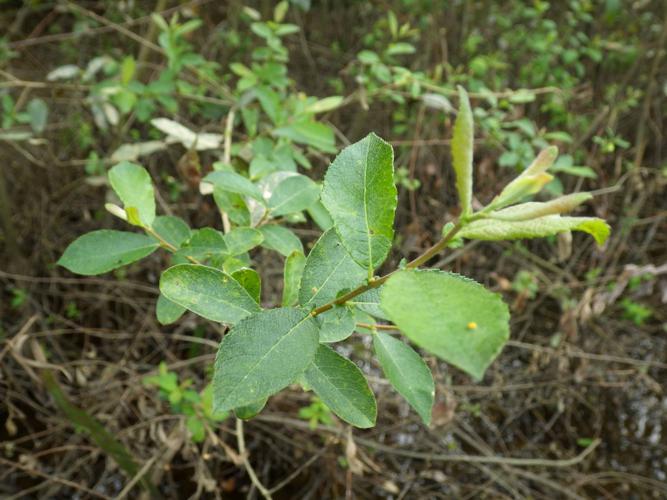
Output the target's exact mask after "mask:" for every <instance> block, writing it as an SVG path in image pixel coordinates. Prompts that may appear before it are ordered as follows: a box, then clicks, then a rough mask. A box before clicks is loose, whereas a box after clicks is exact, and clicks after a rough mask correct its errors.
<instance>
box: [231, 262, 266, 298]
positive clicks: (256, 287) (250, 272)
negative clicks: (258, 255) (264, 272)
mask: <svg viewBox="0 0 667 500" xmlns="http://www.w3.org/2000/svg"><path fill="white" fill-rule="evenodd" d="M232 278H234V279H235V280H236V281H238V282H239V284H240V285H241V286H242V287H243V288H245V290H246V292H248V295H250V296H251V297H252V298H253V299H254V300H255V302H257V303H258V304H259V303H260V299H261V295H262V280H261V278H260V277H259V273H258V272H257V271H255V270H254V269H250V268H248V267H244V268H243V269H239V270H237V271H234V272H233V273H232Z"/></svg>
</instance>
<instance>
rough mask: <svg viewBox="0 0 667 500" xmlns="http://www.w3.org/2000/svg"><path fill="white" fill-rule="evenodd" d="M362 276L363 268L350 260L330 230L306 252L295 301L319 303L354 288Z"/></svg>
mask: <svg viewBox="0 0 667 500" xmlns="http://www.w3.org/2000/svg"><path fill="white" fill-rule="evenodd" d="M364 278H366V271H365V270H364V268H363V267H361V266H360V265H359V264H357V263H356V262H354V261H353V260H352V257H350V254H348V253H347V251H346V250H345V248H344V247H343V244H342V243H341V242H340V239H339V238H338V235H337V234H336V231H334V230H333V229H330V230H329V231H327V232H326V233H324V234H323V235H322V236H321V237H320V239H319V240H317V243H315V246H314V247H313V249H312V250H311V251H310V253H309V254H308V258H307V259H306V266H305V267H304V269H303V277H302V278H301V289H300V290H299V303H300V304H302V305H304V306H309V307H317V306H321V305H322V304H326V303H327V302H330V301H331V300H333V299H335V298H336V297H337V296H338V294H339V292H342V291H344V290H351V289H353V288H356V287H357V286H359V285H360V284H361V283H362V282H363V281H364Z"/></svg>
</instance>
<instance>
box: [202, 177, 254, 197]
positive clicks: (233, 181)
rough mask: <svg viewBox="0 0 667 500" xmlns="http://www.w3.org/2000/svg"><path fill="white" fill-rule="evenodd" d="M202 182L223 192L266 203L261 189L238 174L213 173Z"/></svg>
mask: <svg viewBox="0 0 667 500" xmlns="http://www.w3.org/2000/svg"><path fill="white" fill-rule="evenodd" d="M202 182H208V183H210V184H213V186H215V187H216V188H218V189H221V190H223V191H227V192H230V193H236V194H241V195H243V196H249V197H250V198H254V199H255V200H257V201H259V202H261V203H264V197H263V196H262V193H261V191H260V190H259V188H258V187H257V186H255V185H254V184H253V183H252V182H251V181H250V179H248V178H246V177H243V176H242V175H240V174H237V173H236V172H211V173H210V174H208V175H207V176H206V177H204V179H203V180H202Z"/></svg>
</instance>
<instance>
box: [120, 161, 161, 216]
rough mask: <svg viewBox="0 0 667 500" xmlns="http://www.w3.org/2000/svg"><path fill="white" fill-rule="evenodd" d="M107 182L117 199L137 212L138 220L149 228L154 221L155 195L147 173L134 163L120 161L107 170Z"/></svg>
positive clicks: (126, 209) (126, 207) (126, 208)
mask: <svg viewBox="0 0 667 500" xmlns="http://www.w3.org/2000/svg"><path fill="white" fill-rule="evenodd" d="M109 182H110V183H111V187H112V188H113V190H114V191H115V192H116V194H117V195H118V197H119V198H120V199H121V201H122V202H123V204H124V205H125V211H126V212H128V214H129V210H128V208H134V209H136V210H137V212H138V215H139V220H140V221H141V223H142V224H143V225H144V226H150V225H151V224H153V220H154V219H155V193H154V192H153V182H152V181H151V176H150V175H149V174H148V171H147V170H146V169H145V168H144V167H141V166H139V165H137V164H135V163H130V162H129V161H122V162H120V163H119V164H118V165H116V166H114V167H113V168H111V170H109Z"/></svg>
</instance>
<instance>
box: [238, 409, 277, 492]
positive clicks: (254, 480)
mask: <svg viewBox="0 0 667 500" xmlns="http://www.w3.org/2000/svg"><path fill="white" fill-rule="evenodd" d="M236 440H237V442H238V445H239V455H241V457H242V458H243V465H244V466H245V469H246V471H247V472H248V476H250V480H251V481H252V484H254V485H255V487H256V488H257V489H258V490H259V492H260V493H261V494H262V496H263V497H264V498H266V499H267V500H271V492H270V491H269V490H267V489H266V488H265V487H264V485H263V484H262V482H261V481H260V480H259V478H258V477H257V474H255V469H253V468H252V465H250V460H248V452H247V451H246V448H245V436H244V435H243V420H241V419H240V418H237V419H236Z"/></svg>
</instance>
